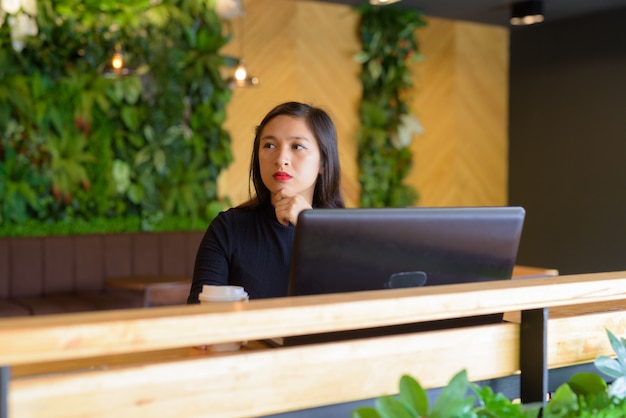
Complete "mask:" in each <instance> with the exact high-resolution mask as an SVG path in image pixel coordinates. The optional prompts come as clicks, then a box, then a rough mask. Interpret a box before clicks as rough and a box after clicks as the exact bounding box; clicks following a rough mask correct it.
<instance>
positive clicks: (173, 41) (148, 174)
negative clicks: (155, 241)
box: [0, 0, 233, 235]
mask: <svg viewBox="0 0 626 418" xmlns="http://www.w3.org/2000/svg"><path fill="white" fill-rule="evenodd" d="M20 14H21V18H25V19H26V20H28V21H29V22H31V26H30V27H31V29H32V28H33V27H34V28H35V31H34V32H32V31H31V33H28V30H27V31H26V32H24V31H21V32H20V30H19V29H17V28H16V27H15V21H16V17H17V16H18V15H20ZM32 23H36V25H35V26H33V25H32ZM225 29H230V28H229V27H225V23H224V22H223V21H221V20H220V18H219V16H218V15H217V14H216V12H215V4H214V0H162V1H158V2H154V1H150V0H126V1H124V2H119V1H114V0H98V1H84V0H40V1H37V10H36V13H33V11H29V10H22V11H20V12H17V13H16V14H14V15H9V14H6V13H2V12H0V79H1V80H2V83H0V102H2V103H3V105H2V107H1V108H0V235H16V234H31V233H38V234H55V233H76V232H107V231H116V230H128V229H142V230H163V229H203V228H205V227H206V225H207V222H208V221H209V220H210V219H212V217H213V216H214V215H215V214H216V212H217V211H219V210H220V209H221V208H222V207H223V206H224V205H227V204H228V202H223V204H222V202H220V201H219V200H218V196H217V186H216V182H217V177H218V175H219V173H220V172H221V171H222V169H224V168H225V167H226V166H227V165H228V164H229V163H230V162H231V161H232V155H231V148H230V136H229V134H228V132H226V131H225V130H224V129H223V128H222V126H223V125H224V121H225V119H226V110H225V109H226V105H227V104H228V102H229V101H230V98H231V94H232V92H231V90H230V88H229V87H228V86H227V84H226V82H225V81H224V80H223V79H222V77H221V74H220V68H222V67H223V66H225V65H226V66H231V65H232V64H233V60H232V58H229V57H224V56H221V55H220V54H219V50H220V48H221V47H222V46H224V45H225V44H226V43H227V42H228V41H229V40H230V37H231V35H230V31H229V30H225ZM20 33H22V35H20ZM23 33H26V34H25V35H24V34H23ZM116 50H118V51H119V52H121V53H122V54H123V57H124V59H125V68H126V69H127V71H126V72H123V71H117V72H116V71H114V70H112V69H110V68H108V66H109V63H110V62H111V58H112V56H113V53H114V52H115V51H116Z"/></svg>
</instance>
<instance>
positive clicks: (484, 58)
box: [219, 0, 509, 206]
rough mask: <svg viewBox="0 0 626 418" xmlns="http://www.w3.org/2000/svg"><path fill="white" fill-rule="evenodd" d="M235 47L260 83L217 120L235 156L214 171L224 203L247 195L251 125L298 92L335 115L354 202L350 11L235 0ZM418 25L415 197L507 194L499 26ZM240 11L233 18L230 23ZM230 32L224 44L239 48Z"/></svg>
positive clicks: (460, 202)
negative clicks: (222, 121) (239, 32)
mask: <svg viewBox="0 0 626 418" xmlns="http://www.w3.org/2000/svg"><path fill="white" fill-rule="evenodd" d="M244 5H245V9H246V16H245V18H244V20H243V22H244V24H245V37H244V38H245V45H244V51H243V53H244V57H245V58H246V62H247V64H248V69H249V71H250V72H251V73H252V74H254V75H256V76H258V77H259V78H260V81H261V83H260V85H259V86H257V87H255V88H249V89H235V90H234V94H233V99H232V101H231V103H230V104H229V107H228V120H227V123H226V128H227V129H228V130H229V132H230V133H231V135H232V141H233V142H232V147H233V154H234V157H235V161H234V163H233V164H232V165H231V166H230V167H229V168H228V169H227V170H226V171H225V172H224V173H223V174H222V176H221V177H220V182H219V187H220V193H221V195H222V196H228V197H230V199H231V200H232V203H233V204H238V203H241V202H243V201H244V200H245V199H247V197H248V168H249V162H250V161H249V158H250V152H251V145H252V140H253V135H254V126H255V125H256V124H257V123H258V122H260V120H261V118H262V117H263V116H264V115H265V113H266V112H267V111H268V110H269V109H270V108H271V107H273V106H274V105H276V104H278V103H280V102H283V101H286V100H301V101H307V102H310V103H312V104H315V105H318V106H321V107H323V108H325V109H326V110H328V111H329V113H330V114H331V116H332V117H333V118H334V120H335V123H336V124H337V130H338V134H339V141H340V147H339V148H340V156H341V164H342V170H343V177H342V182H343V186H344V192H345V197H346V202H347V204H348V206H358V202H359V193H360V187H359V184H358V164H357V161H356V158H357V145H356V141H355V135H356V132H357V128H358V124H359V119H358V113H357V112H358V103H359V101H360V97H361V85H360V82H359V80H358V74H359V71H360V66H359V65H358V64H356V63H355V62H354V60H353V56H354V54H355V53H356V52H357V51H358V50H359V49H360V42H359V39H358V36H357V27H358V15H357V14H356V13H355V12H354V11H353V10H352V9H351V8H350V7H348V6H343V5H336V4H328V3H323V2H315V1H293V0H254V1H252V0H244ZM427 20H428V26H427V27H425V28H422V29H419V30H418V39H419V40H420V44H421V48H422V52H423V53H424V55H425V60H424V61H423V62H422V63H418V64H416V65H415V76H416V85H415V89H414V91H413V92H412V94H413V99H412V102H411V107H412V110H413V113H414V114H415V115H416V116H417V117H418V118H419V119H420V120H421V122H422V124H423V125H424V128H425V134H424V135H416V136H415V137H414V141H413V144H412V148H411V149H412V151H413V153H414V156H415V166H414V169H413V171H412V172H411V173H410V175H409V177H408V178H407V183H409V184H411V185H413V186H414V187H416V188H417V190H418V192H419V193H420V194H421V200H420V201H419V202H418V203H419V205H420V206H469V205H502V204H506V202H507V190H506V187H507V169H508V168H507V167H508V154H507V153H508V146H507V144H508V132H507V129H508V39H509V38H508V36H509V35H508V31H507V30H506V29H505V28H500V27H495V26H490V25H480V24H473V23H466V22H457V21H450V20H444V19H436V18H428V19H427ZM239 23H240V22H239V21H235V22H234V24H235V28H236V29H237V28H238V24H239ZM239 46H240V45H239V44H238V36H235V39H234V40H233V42H232V43H230V44H229V45H227V46H226V47H225V48H224V50H223V52H224V53H227V54H232V55H238V53H239Z"/></svg>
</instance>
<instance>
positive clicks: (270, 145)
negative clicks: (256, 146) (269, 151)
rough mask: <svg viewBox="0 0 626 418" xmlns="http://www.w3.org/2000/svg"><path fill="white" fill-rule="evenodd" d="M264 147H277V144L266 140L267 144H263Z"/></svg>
mask: <svg viewBox="0 0 626 418" xmlns="http://www.w3.org/2000/svg"><path fill="white" fill-rule="evenodd" d="M263 148H276V145H274V144H272V143H271V142H266V143H265V144H263Z"/></svg>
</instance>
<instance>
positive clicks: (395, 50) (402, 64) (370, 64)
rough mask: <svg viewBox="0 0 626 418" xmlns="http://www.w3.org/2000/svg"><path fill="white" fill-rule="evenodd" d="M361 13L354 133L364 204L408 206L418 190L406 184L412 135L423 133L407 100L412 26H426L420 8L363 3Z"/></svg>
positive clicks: (415, 53)
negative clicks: (358, 95) (358, 98)
mask: <svg viewBox="0 0 626 418" xmlns="http://www.w3.org/2000/svg"><path fill="white" fill-rule="evenodd" d="M356 10H357V11H358V12H359V13H360V14H361V17H360V22H359V35H360V39H361V44H362V50H361V52H360V53H359V54H358V55H357V57H356V59H357V60H358V62H360V63H361V64H362V68H361V74H360V79H361V84H362V88H363V93H362V99H361V104H360V108H359V117H360V121H361V124H360V128H359V131H358V133H357V141H358V159H359V169H360V173H359V182H360V184H361V202H360V205H361V206H362V207H394V206H395V207H398V206H410V205H413V204H415V203H416V202H417V200H418V193H417V191H416V190H415V189H414V188H412V187H411V186H409V185H406V184H404V182H403V181H404V179H405V178H406V176H407V174H408V173H409V170H410V169H411V167H412V161H413V155H412V153H411V150H410V148H409V145H410V142H411V138H412V135H413V134H414V133H421V131H422V128H421V124H420V123H419V121H418V119H417V117H415V116H414V115H412V114H411V112H410V109H409V105H408V99H409V94H410V92H411V89H412V87H413V77H414V75H413V74H412V73H411V66H410V64H411V62H413V61H414V60H418V59H421V54H420V51H419V44H418V41H417V37H416V30H417V29H418V28H420V27H423V26H425V24H426V23H425V21H424V20H423V19H422V15H421V13H420V12H418V11H416V10H414V9H401V8H396V7H390V6H384V7H380V6H371V5H369V4H365V5H363V6H360V7H358V8H357V9H356Z"/></svg>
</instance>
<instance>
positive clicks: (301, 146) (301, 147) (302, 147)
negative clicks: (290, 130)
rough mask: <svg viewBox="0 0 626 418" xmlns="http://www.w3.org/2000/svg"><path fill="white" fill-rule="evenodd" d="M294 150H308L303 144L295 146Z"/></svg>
mask: <svg viewBox="0 0 626 418" xmlns="http://www.w3.org/2000/svg"><path fill="white" fill-rule="evenodd" d="M293 149H306V147H305V146H304V145H302V144H293Z"/></svg>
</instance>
